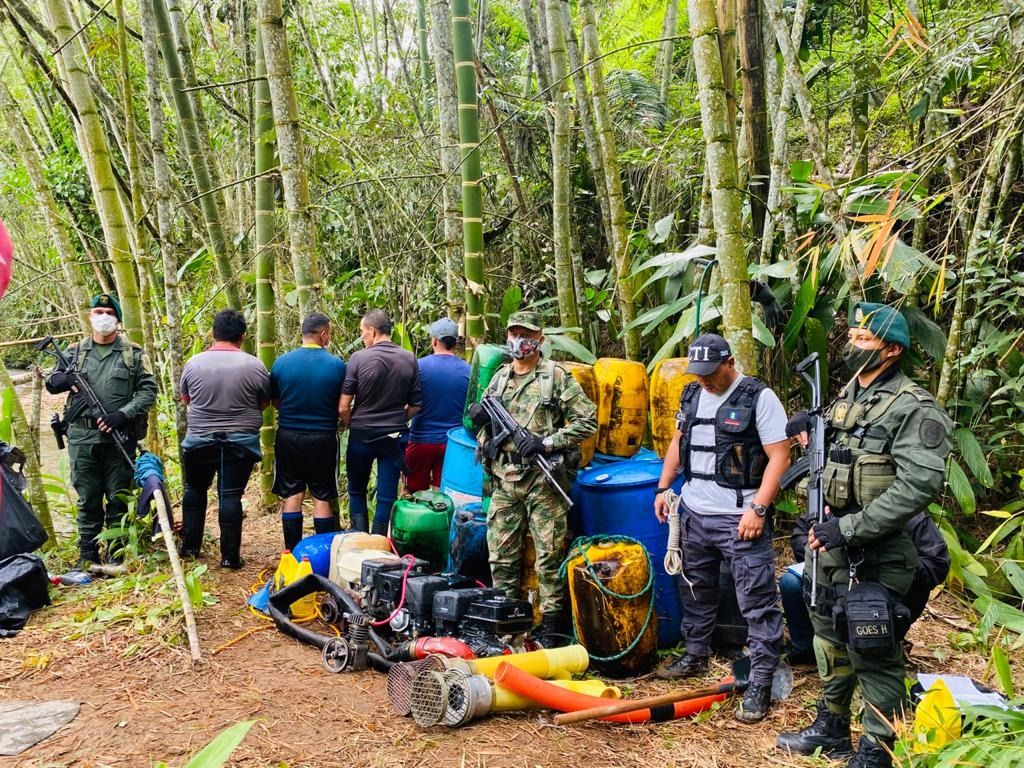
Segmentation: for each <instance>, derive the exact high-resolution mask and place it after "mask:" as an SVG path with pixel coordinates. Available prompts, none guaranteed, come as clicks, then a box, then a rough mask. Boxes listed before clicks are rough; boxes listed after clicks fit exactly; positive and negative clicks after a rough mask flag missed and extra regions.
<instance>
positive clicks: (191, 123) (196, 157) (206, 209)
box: [145, 0, 244, 309]
mask: <svg viewBox="0 0 1024 768" xmlns="http://www.w3.org/2000/svg"><path fill="white" fill-rule="evenodd" d="M145 1H147V2H151V3H152V8H153V18H154V20H155V24H156V30H157V42H158V44H159V46H160V51H161V53H162V54H163V59H164V68H165V69H166V70H167V79H168V82H169V85H170V88H171V101H172V103H173V104H174V111H175V113H176V114H177V116H178V130H179V133H180V135H181V140H182V143H183V144H184V149H185V152H184V155H185V159H186V160H187V161H188V164H189V167H190V169H191V170H192V176H193V178H194V179H195V182H196V190H197V191H198V192H199V194H200V195H201V197H200V198H199V201H198V202H199V208H200V210H201V211H202V213H203V223H204V224H205V225H206V245H207V247H208V248H209V249H210V251H211V253H212V255H213V261H214V264H215V265H216V267H217V277H218V278H219V279H220V281H221V283H222V284H223V285H224V296H225V297H226V298H227V301H228V304H230V305H231V306H232V307H233V308H235V309H238V308H240V307H242V306H244V305H243V301H242V296H241V293H240V291H239V289H238V285H237V284H236V282H235V274H234V273H235V270H234V267H233V266H232V264H231V255H230V252H229V248H228V238H227V236H226V235H225V233H224V205H223V191H222V190H217V189H216V187H217V183H216V175H215V172H214V168H213V165H212V159H211V157H210V152H211V147H212V144H211V142H210V134H209V131H208V130H204V129H205V128H206V121H205V120H202V119H200V106H199V103H198V101H197V100H196V99H194V98H193V93H194V92H192V91H186V90H185V89H186V88H188V87H190V85H189V83H190V81H193V80H194V77H192V78H190V77H189V76H188V72H189V71H190V70H191V57H190V55H189V56H188V58H187V62H188V63H187V65H186V59H185V58H183V52H188V51H190V49H189V47H188V43H187V38H188V29H187V28H184V29H183V30H182V32H183V34H184V38H185V40H186V42H185V43H182V41H181V39H179V38H178V35H177V34H176V33H175V30H174V27H173V26H172V18H173V17H174V16H175V15H180V11H179V12H178V13H177V14H175V13H173V12H172V10H171V8H172V7H177V6H176V5H174V6H172V3H175V0H171V1H170V2H166V1H165V0H145ZM182 26H184V25H182Z"/></svg>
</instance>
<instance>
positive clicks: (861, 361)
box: [843, 342, 886, 376]
mask: <svg viewBox="0 0 1024 768" xmlns="http://www.w3.org/2000/svg"><path fill="white" fill-rule="evenodd" d="M884 351H885V349H884V348H882V349H861V348H860V347H857V346H854V345H853V344H851V343H849V342H847V344H846V346H845V347H843V365H845V366H846V369H847V370H848V371H849V372H850V375H851V376H853V375H856V374H858V373H869V372H871V371H873V370H875V369H876V368H879V367H881V366H882V364H883V363H885V360H886V358H884V357H882V352H884Z"/></svg>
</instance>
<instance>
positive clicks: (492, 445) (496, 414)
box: [480, 395, 572, 507]
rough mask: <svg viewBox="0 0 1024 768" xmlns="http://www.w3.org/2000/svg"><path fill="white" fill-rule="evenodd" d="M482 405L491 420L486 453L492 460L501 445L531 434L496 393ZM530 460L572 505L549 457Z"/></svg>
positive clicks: (541, 456) (485, 399)
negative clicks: (489, 437) (513, 416)
mask: <svg viewBox="0 0 1024 768" xmlns="http://www.w3.org/2000/svg"><path fill="white" fill-rule="evenodd" d="M480 407H481V408H483V409H484V413H485V414H487V418H488V419H490V421H491V440H490V442H489V443H488V444H487V447H486V448H485V451H484V455H485V456H487V458H488V459H490V460H492V461H493V460H494V459H496V458H497V457H498V454H499V453H500V452H501V446H503V445H504V444H505V443H506V442H508V441H509V440H512V441H513V442H516V437H518V436H521V435H526V434H529V433H528V432H527V431H526V430H525V429H524V428H523V427H521V426H519V424H517V423H516V420H515V419H513V418H512V414H510V413H509V412H508V410H507V409H506V408H505V406H504V405H503V404H502V402H501V400H499V399H498V398H497V397H495V396H494V395H484V396H483V397H482V398H481V399H480ZM529 462H530V463H531V464H533V465H534V466H535V467H537V469H539V470H540V471H541V473H543V475H544V478H545V479H546V480H547V481H548V485H550V486H551V487H552V488H554V489H555V490H556V491H558V492H559V493H560V494H561V496H562V498H563V499H565V502H566V504H568V505H569V506H570V507H571V506H572V499H570V498H569V494H567V493H566V492H565V490H564V489H563V488H562V486H561V485H559V484H558V480H556V479H555V475H554V472H553V470H554V468H555V467H554V465H553V464H552V463H551V461H550V460H549V459H548V457H547V456H543V455H541V454H539V453H538V454H535V455H534V456H532V457H531V458H530V459H529Z"/></svg>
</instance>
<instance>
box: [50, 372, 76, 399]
mask: <svg viewBox="0 0 1024 768" xmlns="http://www.w3.org/2000/svg"><path fill="white" fill-rule="evenodd" d="M69 389H71V377H70V376H68V375H67V374H66V373H65V372H64V371H54V372H53V373H51V374H50V376H49V378H47V379H46V391H47V392H49V393H50V394H51V395H59V394H60V393H61V392H67V391H68V390H69Z"/></svg>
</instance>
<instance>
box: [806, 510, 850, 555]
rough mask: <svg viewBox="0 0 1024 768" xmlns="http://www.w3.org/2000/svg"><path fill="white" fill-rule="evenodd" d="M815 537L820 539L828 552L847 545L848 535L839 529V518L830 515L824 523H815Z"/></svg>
mask: <svg viewBox="0 0 1024 768" xmlns="http://www.w3.org/2000/svg"><path fill="white" fill-rule="evenodd" d="M812 530H813V531H814V538H816V539H817V540H818V542H819V543H820V544H821V546H822V548H823V549H824V550H825V551H826V552H831V551H832V550H833V549H839V548H841V547H845V546H846V543H847V542H846V537H845V536H843V532H842V531H840V530H839V518H838V517H830V518H829V519H828V520H826V521H825V522H824V523H815V524H814V527H813V528H812Z"/></svg>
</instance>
